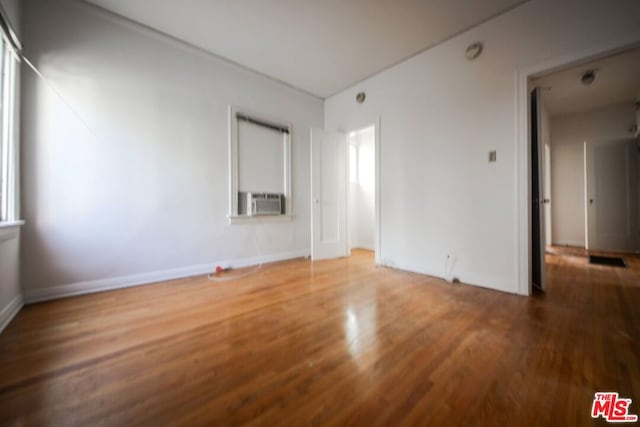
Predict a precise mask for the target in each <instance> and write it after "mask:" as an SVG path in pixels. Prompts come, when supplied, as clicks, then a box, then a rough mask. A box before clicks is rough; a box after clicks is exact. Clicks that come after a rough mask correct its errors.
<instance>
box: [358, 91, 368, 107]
mask: <svg viewBox="0 0 640 427" xmlns="http://www.w3.org/2000/svg"><path fill="white" fill-rule="evenodd" d="M366 97H367V95H365V93H364V92H359V93H358V94H357V95H356V101H357V102H358V104H362V103H363V102H364V100H365V98H366Z"/></svg>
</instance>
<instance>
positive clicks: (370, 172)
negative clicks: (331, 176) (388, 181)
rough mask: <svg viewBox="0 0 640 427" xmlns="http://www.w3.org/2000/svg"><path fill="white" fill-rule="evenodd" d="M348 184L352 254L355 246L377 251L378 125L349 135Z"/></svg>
mask: <svg viewBox="0 0 640 427" xmlns="http://www.w3.org/2000/svg"><path fill="white" fill-rule="evenodd" d="M348 143H349V185H348V193H349V196H348V199H347V211H348V217H347V221H348V224H347V227H348V230H349V233H348V247H349V253H351V251H352V250H353V249H360V250H367V251H372V252H373V251H375V240H376V224H375V223H376V221H375V186H376V181H375V164H376V163H375V127H374V126H368V127H366V128H363V129H360V130H357V131H354V132H351V133H349V135H348Z"/></svg>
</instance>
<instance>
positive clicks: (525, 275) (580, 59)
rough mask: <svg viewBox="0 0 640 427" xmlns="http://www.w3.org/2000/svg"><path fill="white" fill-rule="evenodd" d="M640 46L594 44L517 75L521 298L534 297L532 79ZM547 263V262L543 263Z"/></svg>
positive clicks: (634, 42)
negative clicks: (531, 165) (532, 266)
mask: <svg viewBox="0 0 640 427" xmlns="http://www.w3.org/2000/svg"><path fill="white" fill-rule="evenodd" d="M638 46H640V40H639V39H638V36H637V35H636V34H627V35H625V36H623V37H618V38H615V39H610V40H607V41H605V42H602V43H599V44H595V45H592V46H590V47H588V48H586V49H581V50H578V51H573V52H569V53H567V54H564V55H561V56H558V57H555V58H552V59H549V60H546V61H543V62H539V63H537V64H533V65H530V66H527V67H523V68H520V69H518V70H516V72H515V86H516V91H515V95H516V99H515V101H516V149H515V157H516V158H515V161H516V180H515V188H514V191H515V194H516V221H515V228H516V229H515V230H514V232H515V235H516V239H515V248H514V249H515V253H516V257H517V269H516V282H517V284H518V287H517V290H518V294H520V295H531V294H532V283H531V282H532V281H531V277H532V269H531V262H530V259H531V246H532V244H531V243H532V242H531V239H532V238H533V236H532V234H531V215H530V211H531V206H530V203H531V201H530V194H531V169H530V166H529V165H530V150H531V140H530V125H531V123H530V119H529V114H530V111H529V89H530V87H531V81H532V79H534V78H536V77H539V76H541V75H544V74H547V73H550V72H553V71H559V70H561V69H564V68H569V67H571V66H574V65H578V64H580V63H584V62H588V61H591V60H594V59H597V58H601V57H605V56H609V55H613V54H615V53H618V52H622V51H624V50H627V49H632V48H635V47H638ZM542 261H543V262H544V259H543V260H542Z"/></svg>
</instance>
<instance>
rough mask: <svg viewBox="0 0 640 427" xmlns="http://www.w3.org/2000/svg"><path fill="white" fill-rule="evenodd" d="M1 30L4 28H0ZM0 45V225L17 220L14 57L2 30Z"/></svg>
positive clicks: (15, 59) (15, 64)
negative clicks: (0, 223)
mask: <svg viewBox="0 0 640 427" xmlns="http://www.w3.org/2000/svg"><path fill="white" fill-rule="evenodd" d="M3 27H4V26H3ZM2 35H3V37H2V41H1V42H0V76H1V77H2V79H1V84H0V222H13V221H16V220H17V219H18V218H17V215H18V213H17V200H16V198H17V193H18V191H17V143H16V139H17V133H16V132H15V130H16V128H17V126H16V123H15V121H16V114H15V112H16V111H15V110H16V109H15V101H16V72H17V55H16V53H15V50H14V48H13V47H12V45H11V44H10V43H8V42H7V35H6V32H5V31H3V34H2Z"/></svg>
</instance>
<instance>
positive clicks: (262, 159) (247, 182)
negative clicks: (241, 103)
mask: <svg viewBox="0 0 640 427" xmlns="http://www.w3.org/2000/svg"><path fill="white" fill-rule="evenodd" d="M249 193H250V194H253V195H254V196H255V195H256V193H258V194H263V193H269V194H268V195H267V196H263V197H268V198H269V200H272V201H276V200H277V201H278V202H277V203H278V207H280V208H281V209H280V210H278V208H277V207H275V208H274V207H272V208H271V209H269V210H265V211H264V212H268V214H263V215H260V216H261V218H266V217H272V218H274V217H281V218H284V219H290V217H291V213H292V210H291V126H290V125H288V124H283V123H282V121H281V120H277V119H272V118H266V117H263V116H261V115H257V114H255V113H250V112H247V111H245V110H240V109H238V108H235V107H229V220H230V222H231V223H235V222H242V221H244V220H247V219H249V218H250V216H249V215H247V214H246V212H247V211H248V209H247V204H248V201H247V194H249ZM276 195H278V197H276ZM253 200H256V199H253ZM261 204H262V205H265V206H266V204H264V203H261ZM256 206H257V205H256ZM277 212H280V213H277Z"/></svg>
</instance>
